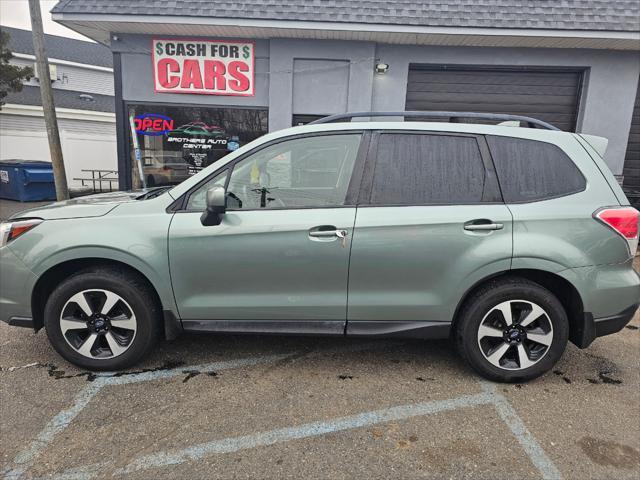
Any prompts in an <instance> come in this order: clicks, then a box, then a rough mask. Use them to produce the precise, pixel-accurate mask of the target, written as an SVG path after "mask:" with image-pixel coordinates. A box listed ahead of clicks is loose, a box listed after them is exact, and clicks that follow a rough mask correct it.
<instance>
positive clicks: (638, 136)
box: [623, 85, 640, 190]
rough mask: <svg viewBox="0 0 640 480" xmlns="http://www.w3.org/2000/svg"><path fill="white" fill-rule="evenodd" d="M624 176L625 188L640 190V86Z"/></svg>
mask: <svg viewBox="0 0 640 480" xmlns="http://www.w3.org/2000/svg"><path fill="white" fill-rule="evenodd" d="M623 174H624V186H625V187H629V188H632V189H634V190H640V85H638V90H637V93H636V103H635V106H634V107H633V118H632V120H631V131H630V132H629V143H628V144H627V156H626V157H625V160H624V172H623Z"/></svg>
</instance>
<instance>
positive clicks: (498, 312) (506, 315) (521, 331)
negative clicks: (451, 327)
mask: <svg viewBox="0 0 640 480" xmlns="http://www.w3.org/2000/svg"><path fill="white" fill-rule="evenodd" d="M552 341H553V325H552V324H551V319H550V318H549V314H548V313H547V312H546V311H545V310H544V309H543V308H542V307H540V305H538V304H536V303H534V302H530V301H528V300H507V301H505V302H502V303H499V304H498V305H496V306H494V307H493V308H491V309H490V310H489V312H488V313H487V314H486V315H485V316H484V318H483V319H482V321H481V322H480V325H479V327H478V346H479V347H480V351H481V352H482V355H483V356H484V358H485V359H486V360H487V361H488V362H489V363H491V364H492V365H493V366H494V367H498V368H501V369H503V370H524V369H527V368H530V367H532V366H534V365H535V364H537V363H538V362H540V360H542V359H543V358H544V357H545V355H546V354H547V352H548V351H549V348H550V347H551V343H552Z"/></svg>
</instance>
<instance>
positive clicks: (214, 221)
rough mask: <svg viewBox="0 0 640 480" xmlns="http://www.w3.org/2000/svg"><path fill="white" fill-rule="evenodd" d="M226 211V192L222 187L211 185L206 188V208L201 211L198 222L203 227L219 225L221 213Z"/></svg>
mask: <svg viewBox="0 0 640 480" xmlns="http://www.w3.org/2000/svg"><path fill="white" fill-rule="evenodd" d="M226 211H227V194H226V192H225V190H224V187H211V188H210V189H209V190H207V209H206V210H205V211H204V212H203V213H202V216H201V217H200V222H201V223H202V225H204V226H205V227H210V226H213V225H220V222H221V221H222V217H221V216H222V214H223V213H224V212H226Z"/></svg>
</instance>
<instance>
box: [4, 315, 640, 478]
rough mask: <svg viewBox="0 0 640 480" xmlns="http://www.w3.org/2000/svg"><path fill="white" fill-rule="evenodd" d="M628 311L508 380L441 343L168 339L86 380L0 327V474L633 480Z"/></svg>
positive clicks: (636, 425) (21, 332) (639, 350)
mask: <svg viewBox="0 0 640 480" xmlns="http://www.w3.org/2000/svg"><path fill="white" fill-rule="evenodd" d="M639 326H640V315H638V314H637V315H636V317H635V318H634V320H633V321H632V322H631V324H630V325H629V326H628V327H627V328H625V329H623V330H622V332H620V333H619V334H616V335H614V336H610V337H606V338H601V339H598V340H597V341H596V342H595V343H594V344H593V345H592V346H591V347H590V348H589V349H587V350H579V349H577V348H575V347H574V346H573V345H570V346H569V347H568V350H567V352H566V353H565V355H564V357H563V358H562V360H561V361H560V363H559V364H558V365H557V367H556V369H555V370H554V371H553V372H550V373H549V374H547V375H546V376H544V377H542V378H540V379H538V380H536V381H533V382H531V383H528V384H524V385H501V384H491V383H487V382H483V381H481V380H479V378H478V377H477V376H476V375H475V374H474V373H473V372H471V371H470V370H469V368H467V367H466V366H465V365H464V364H463V363H462V362H461V360H459V358H458V357H457V356H456V354H455V353H454V352H453V350H452V349H451V348H450V346H449V344H448V342H419V341H390V340H374V341H372V340H358V341H356V340H347V339H332V338H309V337H297V338H296V337H275V336H264V337H254V336H215V335H207V336H195V335H184V336H182V337H181V338H179V339H177V340H176V341H174V342H172V343H162V344H161V345H160V347H159V348H158V349H157V351H156V352H155V353H154V354H153V355H152V356H150V357H149V358H147V359H146V361H145V362H144V363H143V364H142V365H140V366H139V368H138V369H136V370H135V371H129V372H125V373H118V374H100V375H94V374H91V373H89V372H84V371H80V370H78V369H76V368H74V367H73V366H71V365H70V364H68V363H66V362H65V361H63V360H62V359H61V358H60V357H58V356H57V355H56V353H55V352H54V351H53V350H52V349H51V348H50V347H49V345H48V342H47V340H46V336H45V334H44V332H40V333H38V334H37V335H34V334H33V332H31V331H29V330H25V329H17V328H10V327H7V326H6V325H4V324H0V345H1V348H0V366H1V368H2V370H1V371H0V393H1V398H0V400H1V401H0V405H1V420H0V422H1V423H0V426H1V434H2V435H1V439H2V442H1V443H0V454H1V458H2V471H1V472H2V476H3V478H6V479H16V478H58V479H67V480H70V479H94V478H96V479H102V478H131V479H147V478H153V479H164V478H167V479H174V478H180V479H200V478H225V479H226V478H304V477H307V478H367V479H378V478H380V479H383V478H384V479H387V478H469V477H472V478H486V479H512V478H551V479H555V478H566V479H573V478H575V479H608V478H612V479H613V478H615V479H625V478H629V479H632V478H633V479H637V478H639V477H640V369H639V367H640V330H639V329H638V327H639Z"/></svg>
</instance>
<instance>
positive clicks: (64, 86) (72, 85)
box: [10, 58, 114, 95]
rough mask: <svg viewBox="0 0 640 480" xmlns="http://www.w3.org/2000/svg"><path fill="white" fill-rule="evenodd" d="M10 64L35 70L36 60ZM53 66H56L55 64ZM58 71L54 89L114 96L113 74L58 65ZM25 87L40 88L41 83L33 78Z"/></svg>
mask: <svg viewBox="0 0 640 480" xmlns="http://www.w3.org/2000/svg"><path fill="white" fill-rule="evenodd" d="M10 63H11V64H13V65H19V66H21V67H32V68H33V66H34V63H35V60H25V59H23V58H12V59H11V61H10ZM52 64H53V65H55V63H53V62H52ZM56 69H57V71H56V76H57V78H59V80H56V81H54V82H53V83H52V84H51V85H52V87H53V88H57V89H60V90H74V91H78V92H87V93H97V94H102V95H114V90H113V72H102V71H99V70H91V69H88V68H82V67H75V66H70V65H56ZM52 80H53V79H52ZM25 85H32V86H35V87H38V86H40V82H39V81H38V80H36V79H35V78H32V79H31V80H30V81H28V82H25Z"/></svg>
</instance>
